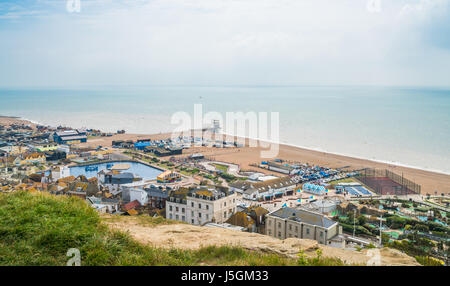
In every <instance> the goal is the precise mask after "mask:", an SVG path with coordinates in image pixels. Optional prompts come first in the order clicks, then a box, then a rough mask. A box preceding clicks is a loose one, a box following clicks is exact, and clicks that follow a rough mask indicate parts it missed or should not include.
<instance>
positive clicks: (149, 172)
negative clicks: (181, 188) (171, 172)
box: [70, 162, 162, 180]
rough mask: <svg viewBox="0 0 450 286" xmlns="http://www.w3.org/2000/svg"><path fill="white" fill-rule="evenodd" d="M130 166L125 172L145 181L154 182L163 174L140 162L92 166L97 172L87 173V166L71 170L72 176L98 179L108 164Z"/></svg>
mask: <svg viewBox="0 0 450 286" xmlns="http://www.w3.org/2000/svg"><path fill="white" fill-rule="evenodd" d="M115 163H120V164H123V163H125V164H129V165H130V168H129V169H128V170H125V171H124V172H130V173H133V174H135V175H137V176H138V177H141V178H142V179H143V180H153V179H156V176H158V175H159V174H161V173H162V171H161V170H158V169H155V168H152V167H150V166H147V165H144V164H141V163H138V162H109V163H101V164H91V165H89V167H98V170H95V171H86V166H76V167H71V168H70V175H72V176H75V177H78V176H79V175H84V176H86V178H88V179H89V178H92V177H97V173H98V172H100V171H102V170H106V169H107V165H108V164H115Z"/></svg>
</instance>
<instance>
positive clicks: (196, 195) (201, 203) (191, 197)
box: [166, 187, 237, 225]
mask: <svg viewBox="0 0 450 286" xmlns="http://www.w3.org/2000/svg"><path fill="white" fill-rule="evenodd" d="M236 197H237V194H236V193H235V192H232V191H230V190H229V189H228V188H223V187H200V188H197V189H194V190H188V191H186V192H185V193H183V192H180V191H177V192H173V193H171V194H170V195H169V199H168V200H167V201H166V218H169V219H174V220H179V221H185V222H188V223H190V224H194V225H203V224H205V223H207V222H214V223H224V222H226V221H227V220H228V219H229V218H230V217H231V216H232V215H233V213H234V212H235V211H236Z"/></svg>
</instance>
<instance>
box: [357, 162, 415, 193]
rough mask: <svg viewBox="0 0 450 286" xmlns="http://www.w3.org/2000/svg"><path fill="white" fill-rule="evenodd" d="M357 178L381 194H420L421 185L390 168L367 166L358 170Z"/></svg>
mask: <svg viewBox="0 0 450 286" xmlns="http://www.w3.org/2000/svg"><path fill="white" fill-rule="evenodd" d="M358 173H359V174H358V175H357V176H356V178H357V179H358V180H359V181H361V182H362V183H364V184H365V185H367V186H368V187H369V188H371V189H372V190H373V191H374V192H375V193H377V194H379V195H410V194H420V192H421V187H420V185H418V184H416V183H414V182H412V181H410V180H408V179H406V178H404V177H403V174H402V175H401V176H400V175H397V174H395V173H394V172H391V171H389V170H377V169H371V168H366V169H362V170H360V171H359V172H358Z"/></svg>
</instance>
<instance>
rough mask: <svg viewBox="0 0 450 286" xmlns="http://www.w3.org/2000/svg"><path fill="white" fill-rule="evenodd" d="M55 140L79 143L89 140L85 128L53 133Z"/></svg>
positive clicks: (57, 141) (65, 142)
mask: <svg viewBox="0 0 450 286" xmlns="http://www.w3.org/2000/svg"><path fill="white" fill-rule="evenodd" d="M53 141H55V142H56V143H58V144H77V143H84V142H87V134H86V131H84V130H64V131H57V132H55V133H54V134H53Z"/></svg>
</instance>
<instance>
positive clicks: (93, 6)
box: [0, 0, 450, 87]
mask: <svg viewBox="0 0 450 286" xmlns="http://www.w3.org/2000/svg"><path fill="white" fill-rule="evenodd" d="M73 1H76V0H73ZM368 1H375V2H376V1H377V0H148V1H146V0H80V2H81V11H80V12H76V11H72V9H69V10H70V11H69V10H68V9H67V5H66V4H67V3H66V2H67V1H66V0H34V1H32V0H21V1H16V0H15V1H11V0H6V1H5V0H2V1H0V86H74V87H75V86H86V85H171V84H177V85H285V84H287V85H366V84H368V85H404V86H405V85H414V86H450V13H449V9H450V8H449V6H450V5H449V2H450V0H379V1H380V3H381V5H380V6H378V5H377V4H376V3H375V5H371V6H369V7H368V5H367V4H368ZM71 11H72V12H71Z"/></svg>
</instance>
